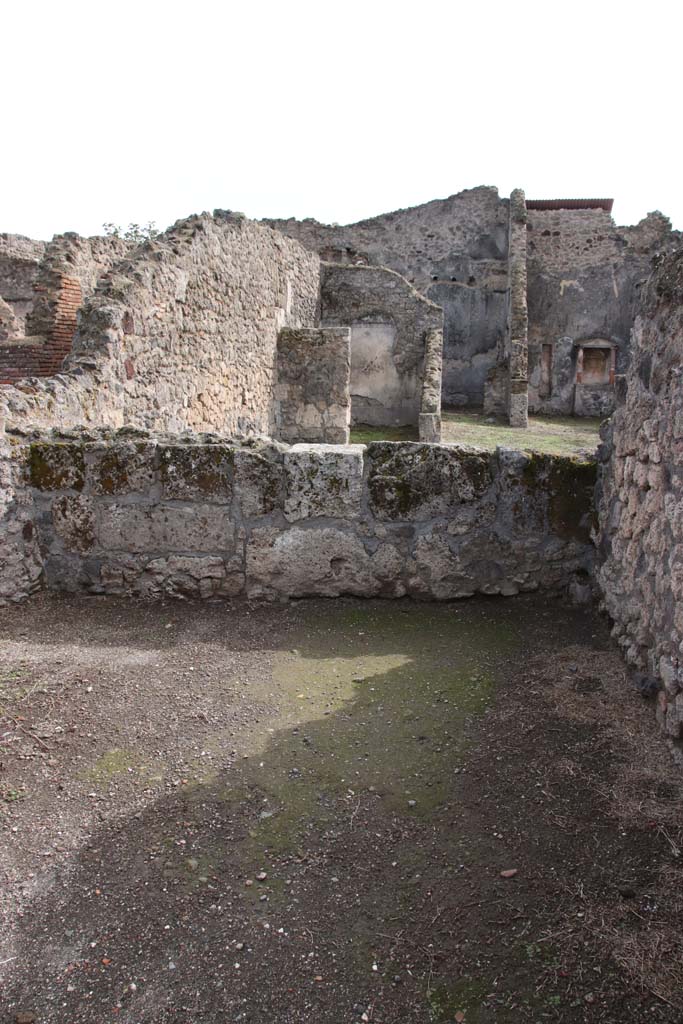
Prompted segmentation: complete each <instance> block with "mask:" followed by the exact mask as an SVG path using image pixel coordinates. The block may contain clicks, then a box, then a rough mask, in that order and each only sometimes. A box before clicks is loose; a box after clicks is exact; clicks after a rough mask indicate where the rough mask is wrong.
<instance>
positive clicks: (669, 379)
mask: <svg viewBox="0 0 683 1024" xmlns="http://www.w3.org/2000/svg"><path fill="white" fill-rule="evenodd" d="M682 385H683V250H679V251H678V252H677V253H676V254H675V255H670V256H667V257H666V258H662V259H660V260H659V261H658V266H657V268H656V269H655V271H654V273H653V274H652V276H651V278H650V280H649V281H648V284H647V287H646V289H645V291H644V296H643V307H642V311H641V313H640V315H639V316H638V318H637V320H636V324H635V328H634V331H633V341H632V358H631V363H630V366H629V370H628V374H627V376H626V378H625V379H622V380H621V381H618V386H617V393H618V396H619V399H620V400H619V404H618V406H617V409H616V412H615V413H614V415H613V417H612V419H611V420H610V421H609V423H608V424H607V425H605V427H604V430H603V435H604V444H603V446H602V448H601V460H602V465H601V472H600V482H599V501H598V517H599V534H598V553H599V567H598V573H597V578H598V582H599V584H600V587H601V589H602V592H603V596H604V605H605V608H606V610H607V612H608V613H609V615H610V617H611V618H612V619H613V621H614V629H613V634H614V636H615V637H616V639H617V641H618V643H619V644H620V646H621V647H622V649H623V651H624V655H625V657H626V659H627V661H628V662H630V664H631V665H632V666H633V667H634V668H635V669H637V670H638V671H639V672H640V673H642V674H643V676H644V677H645V681H646V683H650V684H652V683H655V684H656V685H659V686H660V687H661V689H660V692H659V712H658V713H659V718H660V722H661V724H662V726H663V727H664V729H665V730H666V732H667V734H668V736H669V737H670V739H671V740H672V741H673V742H674V743H675V744H676V746H677V748H678V750H679V753H680V754H681V756H683V386H682Z"/></svg>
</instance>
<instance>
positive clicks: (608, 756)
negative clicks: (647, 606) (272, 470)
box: [0, 596, 683, 1024]
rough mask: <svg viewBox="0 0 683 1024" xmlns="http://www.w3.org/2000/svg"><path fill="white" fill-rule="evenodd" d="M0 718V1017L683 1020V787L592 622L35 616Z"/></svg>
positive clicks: (17, 1020)
mask: <svg viewBox="0 0 683 1024" xmlns="http://www.w3.org/2000/svg"><path fill="white" fill-rule="evenodd" d="M0 704H1V707H0V712H1V713H2V714H3V716H4V717H3V718H2V722H1V724H0V762H1V765H0V830H1V833H2V838H1V840H0V843H1V846H0V877H1V878H2V890H1V892H2V895H1V904H2V906H1V914H0V926H1V931H0V935H1V938H0V1022H2V1024H5V1022H8V1024H9V1022H12V1024H31V1022H36V1024H47V1022H59V1024H62V1022H64V1024H77V1022H83V1024H85V1022H88V1024H95V1022H97V1024H102V1022H107V1021H119V1022H125V1024H161V1022H164V1024H166V1022H183V1024H199V1022H201V1024H218V1022H221V1024H224V1022H232V1021H242V1022H251V1024H294V1022H306V1024H347V1022H348V1024H355V1022H366V1021H371V1022H373V1024H429V1022H432V1024H435V1022H436V1024H443V1022H451V1021H458V1022H465V1024H477V1022H479V1024H483V1022H496V1021H499V1022H501V1024H502V1022H540V1021H561V1022H574V1021H576V1022H579V1021H580V1022H598V1021H601V1022H615V1024H616V1022H620V1024H622V1022H641V1021H653V1022H667V1024H680V1021H681V1020H682V1019H683V930H682V929H681V924H682V923H683V919H682V916H681V911H682V909H683V884H682V883H683V875H682V870H681V857H680V848H681V846H683V820H682V817H681V798H682V796H683V784H682V776H681V774H680V773H679V772H678V770H677V769H675V768H674V767H673V763H672V761H671V759H670V755H669V753H668V750H667V749H666V747H665V745H664V744H663V741H662V740H661V738H660V736H659V734H658V732H657V730H656V727H655V725H654V721H653V714H652V708H651V707H650V706H649V705H648V703H647V702H646V701H645V700H644V699H643V698H642V697H641V696H640V695H638V694H637V693H636V692H635V691H634V690H633V689H631V688H630V686H629V684H628V683H627V682H626V680H625V677H624V672H623V668H622V664H621V662H620V659H619V657H618V655H617V654H616V653H615V651H614V649H613V648H612V646H611V644H610V641H609V638H608V633H607V628H606V625H605V624H604V623H603V622H601V621H600V620H599V619H596V617H595V615H594V613H592V612H589V611H578V610H577V611H572V610H568V609H567V608H566V607H564V606H563V605H562V604H560V603H556V602H552V601H549V600H548V599H547V598H540V597H535V596H528V597H516V598H514V599H499V598H498V599H472V600H469V601H463V602H459V603H455V604H443V605H435V604H431V605H429V604H416V603H413V604H411V603H408V602H407V601H405V602H404V601H395V602H381V601H366V602H360V601H352V600H339V601H328V602H325V601H302V602H292V603H289V604H287V605H282V606H250V605H248V604H246V603H240V604H237V603H236V604H234V605H207V604H204V605H194V604H178V603H176V604H169V605H166V606H163V605H156V606H154V605H151V606H149V605H141V604H134V603H131V602H123V601H115V600H112V599H97V598H92V599H84V598H78V599H77V598H73V599H72V598H55V597H52V598H47V597H42V598H40V599H38V600H36V601H34V602H33V603H31V604H29V605H27V606H24V607H21V608H16V609H11V610H8V609H3V610H2V618H1V620H0Z"/></svg>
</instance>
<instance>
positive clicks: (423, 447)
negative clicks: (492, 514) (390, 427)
mask: <svg viewBox="0 0 683 1024" xmlns="http://www.w3.org/2000/svg"><path fill="white" fill-rule="evenodd" d="M367 455H368V458H369V460H370V473H369V476H368V492H369V505H370V510H371V511H372V513H373V514H374V515H375V516H376V517H377V518H378V519H381V520H397V519H398V520H402V519H403V520H405V519H409V520H422V519H431V518H433V517H435V516H447V515H448V514H449V511H450V510H452V509H453V508H454V507H457V506H460V505H462V504H463V503H465V502H472V501H475V500H476V499H477V498H480V497H481V496H482V495H483V494H484V493H485V492H486V490H487V489H488V488H489V487H490V485H491V483H492V481H493V474H492V470H491V457H490V455H488V454H487V453H485V452H479V451H475V450H473V449H468V448H457V447H455V446H454V447H444V446H439V445H429V444H411V443H398V444H396V443H392V442H380V443H376V444H371V445H369V446H368V449H367Z"/></svg>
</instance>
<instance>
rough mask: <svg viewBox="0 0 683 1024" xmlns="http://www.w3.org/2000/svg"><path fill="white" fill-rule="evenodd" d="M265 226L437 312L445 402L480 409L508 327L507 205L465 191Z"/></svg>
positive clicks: (493, 195)
mask: <svg viewBox="0 0 683 1024" xmlns="http://www.w3.org/2000/svg"><path fill="white" fill-rule="evenodd" d="M265 223H267V224H270V225H272V226H273V227H276V228H277V229H278V230H280V231H282V232H284V234H286V235H289V236H290V237H292V238H296V239H298V240H299V241H300V242H301V243H302V244H303V245H305V246H306V248H308V249H311V250H312V251H314V252H318V253H320V255H321V257H322V259H323V260H327V261H330V262H336V263H347V264H366V265H371V266H382V267H388V268H390V269H391V270H394V271H396V272H397V273H399V274H401V275H402V276H403V277H405V278H407V279H408V281H409V282H410V283H411V284H413V285H414V287H415V288H417V289H418V291H420V292H421V293H422V294H424V295H426V296H427V297H428V298H429V299H431V300H432V301H433V302H435V303H436V304H437V305H439V306H441V307H442V309H443V311H444V325H443V330H444V353H443V399H444V401H445V402H449V403H451V404H475V405H476V404H481V402H482V400H483V392H484V380H485V377H486V373H487V371H488V370H489V369H490V367H491V366H492V365H493V364H494V362H495V356H496V348H497V346H498V344H499V342H500V340H501V338H502V336H503V334H504V332H505V320H506V291H507V250H508V203H507V200H506V199H501V198H500V197H499V195H498V191H497V189H495V188H489V187H485V186H484V187H481V188H474V189H467V190H466V191H464V192H460V193H458V194H457V195H454V196H450V197H449V198H448V199H437V200H434V201H433V202H430V203H424V204H423V205H421V206H416V207H413V208H411V209H407V210H396V211H395V212H393V213H387V214H382V215H381V216H379V217H373V218H371V219H369V220H364V221H359V222H358V223H357V224H350V225H345V226H343V227H340V226H338V225H327V224H319V223H318V222H317V221H315V220H311V219H308V220H303V221H297V220H295V219H293V218H291V219H289V220H269V221H266V222H265Z"/></svg>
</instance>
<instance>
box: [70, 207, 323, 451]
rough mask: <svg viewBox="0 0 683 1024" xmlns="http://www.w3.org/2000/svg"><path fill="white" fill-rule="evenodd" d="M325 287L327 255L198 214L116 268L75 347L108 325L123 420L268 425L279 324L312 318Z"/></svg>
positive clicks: (83, 351) (177, 425)
mask: <svg viewBox="0 0 683 1024" xmlns="http://www.w3.org/2000/svg"><path fill="white" fill-rule="evenodd" d="M318 290H319V260H318V258H317V257H316V256H314V255H312V254H310V253H308V252H306V251H305V250H304V249H303V248H302V247H301V246H299V245H298V244H297V243H295V242H292V241H291V240H290V239H287V238H284V237H283V236H282V235H279V234H277V233H276V232H274V231H272V230H270V229H268V228H264V227H262V226H261V225H259V224H255V223H253V222H252V221H248V220H246V219H245V218H243V217H241V216H239V215H231V214H224V213H221V212H220V211H217V213H216V214H215V215H214V217H210V216H208V215H202V216H198V217H191V218H189V219H187V220H185V221H179V222H178V223H177V224H176V225H174V227H173V228H171V229H169V231H167V232H166V233H165V234H164V235H161V236H159V237H158V238H156V239H155V240H154V241H150V242H148V243H146V245H144V246H143V247H142V248H141V249H140V250H139V251H138V255H137V256H136V258H135V259H133V260H131V261H129V262H128V263H125V262H124V263H122V264H119V265H118V267H117V268H116V273H115V274H113V275H112V276H111V279H110V280H109V281H107V282H106V283H105V285H104V287H103V288H101V289H100V290H99V291H98V293H97V295H96V296H95V297H94V299H93V300H92V301H91V302H90V303H88V304H86V306H85V307H84V310H83V314H82V320H81V326H80V328H79V332H78V335H77V339H76V345H75V349H77V352H76V353H75V354H76V355H77V356H79V357H83V356H85V357H86V358H87V357H88V356H89V355H90V353H91V349H92V346H91V344H90V341H91V337H92V336H93V331H92V327H93V325H94V326H95V332H94V333H95V334H97V328H98V327H99V323H100V321H101V320H102V319H105V320H107V321H108V322H109V323H110V325H111V326H110V331H112V332H113V333H114V334H115V337H116V356H115V363H116V367H115V372H116V375H117V377H118V379H119V380H120V381H121V382H122V385H123V417H124V422H125V423H126V424H127V425H132V426H138V427H145V428H149V429H154V430H182V429H185V428H189V429H192V430H212V431H215V432H218V433H221V434H231V433H236V432H239V433H254V432H256V433H271V432H272V427H273V418H272V416H273V410H272V399H273V387H274V372H275V359H276V346H277V336H278V332H279V330H280V329H281V328H282V327H312V326H314V324H315V322H316V313H317V303H318ZM95 348H96V349H97V346H95Z"/></svg>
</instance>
